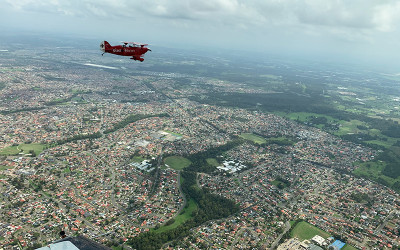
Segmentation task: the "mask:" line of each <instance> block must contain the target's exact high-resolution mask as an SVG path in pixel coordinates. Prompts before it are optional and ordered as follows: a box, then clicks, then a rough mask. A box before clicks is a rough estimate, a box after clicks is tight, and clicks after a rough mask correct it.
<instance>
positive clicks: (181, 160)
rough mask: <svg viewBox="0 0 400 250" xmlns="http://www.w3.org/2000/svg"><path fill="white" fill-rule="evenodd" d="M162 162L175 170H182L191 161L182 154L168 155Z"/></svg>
mask: <svg viewBox="0 0 400 250" xmlns="http://www.w3.org/2000/svg"><path fill="white" fill-rule="evenodd" d="M164 163H165V164H167V165H168V166H170V167H171V168H173V169H175V170H182V169H184V168H186V167H187V166H189V165H190V164H191V163H192V162H191V161H190V160H188V159H186V158H185V157H182V156H169V157H167V158H165V159H164Z"/></svg>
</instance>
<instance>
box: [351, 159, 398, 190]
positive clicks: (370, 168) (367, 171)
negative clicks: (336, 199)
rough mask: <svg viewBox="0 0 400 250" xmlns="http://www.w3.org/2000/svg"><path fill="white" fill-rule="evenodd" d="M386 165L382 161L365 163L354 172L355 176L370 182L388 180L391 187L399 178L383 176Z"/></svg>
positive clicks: (359, 165) (360, 164)
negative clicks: (380, 179)
mask: <svg viewBox="0 0 400 250" xmlns="http://www.w3.org/2000/svg"><path fill="white" fill-rule="evenodd" d="M385 166H386V163H384V162H381V161H377V162H375V161H370V162H364V163H359V164H358V168H356V169H355V170H354V171H353V174H355V175H356V176H361V177H364V178H367V179H370V180H375V181H376V180H378V179H379V178H382V179H384V180H386V181H387V182H388V183H389V184H390V185H393V183H395V182H396V180H398V179H399V178H396V179H394V178H391V177H389V176H386V175H384V174H382V171H383V169H384V168H385Z"/></svg>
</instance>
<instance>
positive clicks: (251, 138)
mask: <svg viewBox="0 0 400 250" xmlns="http://www.w3.org/2000/svg"><path fill="white" fill-rule="evenodd" d="M239 137H241V138H243V139H245V140H249V141H253V142H254V143H257V144H263V143H266V142H267V140H265V139H264V138H262V137H260V136H258V135H254V134H249V133H243V134H241V135H239Z"/></svg>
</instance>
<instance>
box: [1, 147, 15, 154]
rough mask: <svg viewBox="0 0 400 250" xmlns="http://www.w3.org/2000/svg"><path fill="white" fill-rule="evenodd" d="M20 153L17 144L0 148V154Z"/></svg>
mask: <svg viewBox="0 0 400 250" xmlns="http://www.w3.org/2000/svg"><path fill="white" fill-rule="evenodd" d="M18 153H19V150H18V149H17V146H10V147H6V148H3V149H2V150H0V155H16V154H18Z"/></svg>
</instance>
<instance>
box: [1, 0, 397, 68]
mask: <svg viewBox="0 0 400 250" xmlns="http://www.w3.org/2000/svg"><path fill="white" fill-rule="evenodd" d="M399 12H400V1H378V0H371V1H359V0H356V1H345V0H338V1H316V0H310V1H289V0H283V1H243V0H207V1H200V2H199V1H192V0H186V1H181V0H180V1H166V0H150V1H127V0H118V1H111V0H99V1H93V0H83V1H62V0H56V1H54V0H35V1H33V0H5V1H4V3H3V7H2V8H1V10H0V16H1V17H0V21H1V22H0V23H1V24H0V28H1V27H3V29H4V28H9V29H24V30H30V31H32V32H39V31H45V32H52V33H54V34H71V35H77V36H83V37H91V38H94V39H99V40H105V39H106V40H112V39H114V40H115V41H119V40H133V41H138V42H146V43H151V44H155V45H165V46H170V47H180V46H183V47H184V48H189V49H191V48H196V47H204V48H207V47H214V46H215V47H216V48H217V49H218V48H226V49H237V50H244V51H258V52H266V53H277V54H282V55H295V56H302V57H316V58H319V59H323V60H324V59H326V60H328V59H334V60H339V61H343V62H346V61H359V62H361V63H363V62H366V63H376V64H380V65H392V64H398V62H397V61H398V59H399V55H398V53H396V51H397V47H398V38H399V25H398V23H399V21H400V17H399V16H398V13H399Z"/></svg>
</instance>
